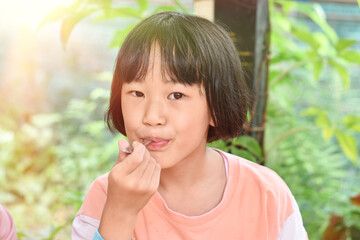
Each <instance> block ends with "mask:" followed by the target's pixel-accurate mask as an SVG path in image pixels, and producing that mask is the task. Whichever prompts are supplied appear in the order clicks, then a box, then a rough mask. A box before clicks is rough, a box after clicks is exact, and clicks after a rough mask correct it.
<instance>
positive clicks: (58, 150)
mask: <svg viewBox="0 0 360 240" xmlns="http://www.w3.org/2000/svg"><path fill="white" fill-rule="evenodd" d="M269 4H270V14H271V15H270V17H271V25H272V26H273V28H272V34H271V62H270V74H269V101H268V108H267V125H266V138H265V149H264V151H263V150H262V149H261V148H260V147H259V145H258V144H257V142H256V141H255V140H254V139H253V138H251V137H248V136H240V137H238V138H236V139H233V140H228V141H217V142H213V143H211V144H210V146H213V147H218V148H220V149H223V150H225V151H229V152H232V153H234V154H237V155H239V156H242V157H245V158H247V159H249V160H252V161H256V162H265V163H266V165H267V166H268V167H270V168H272V169H274V170H275V171H276V172H277V173H278V174H279V175H280V176H281V177H282V178H283V179H284V180H285V181H286V183H287V184H288V185H289V187H290V189H291V191H292V192H293V194H294V196H295V197H296V199H297V201H298V203H299V205H300V209H301V211H302V215H303V219H304V224H305V227H306V229H307V231H308V234H309V239H320V238H321V236H322V234H323V232H324V230H325V228H326V226H327V224H328V218H329V216H330V215H331V214H332V213H336V214H338V215H339V216H343V217H344V223H345V224H346V225H347V226H352V227H356V228H360V210H359V207H356V206H354V205H351V203H350V201H349V198H350V197H352V196H355V195H356V194H359V193H360V189H359V186H358V183H359V182H360V169H359V164H358V157H359V156H358V147H359V142H358V140H359V132H360V117H359V112H356V110H355V109H354V108H344V107H341V106H347V105H350V106H351V103H354V102H355V103H357V106H359V105H360V96H359V94H358V92H356V91H358V89H357V90H356V89H355V90H353V89H352V87H351V86H352V82H351V75H350V74H349V68H350V67H352V66H353V65H354V64H360V63H359V59H360V58H359V53H358V52H357V51H355V50H354V49H353V48H352V46H353V45H354V44H356V43H357V41H355V40H352V39H341V38H339V37H338V36H337V34H336V32H335V31H334V30H333V29H332V28H331V27H330V26H329V25H328V23H327V22H326V18H325V15H324V13H323V11H322V9H321V7H320V6H319V5H317V4H300V3H294V2H288V1H275V2H273V1H270V2H269ZM163 10H175V11H186V9H185V8H184V7H183V6H182V5H181V4H180V2H179V1H174V4H173V5H171V6H170V5H169V6H168V5H166V6H159V7H157V8H152V7H151V5H150V4H149V2H148V1H146V0H138V1H137V5H136V6H127V7H124V6H113V5H112V4H111V1H110V0H107V1H96V0H92V1H82V0H79V1H76V2H75V3H74V4H73V5H71V6H68V7H63V8H58V9H55V10H54V11H53V12H51V13H50V14H49V15H48V16H47V17H45V19H44V21H43V22H42V23H41V25H40V27H41V26H43V25H44V24H47V23H50V22H54V21H61V22H62V25H61V40H62V43H63V46H64V48H65V47H66V45H67V42H68V39H69V37H70V35H71V32H72V31H73V29H74V27H75V26H76V25H77V24H78V23H79V22H80V21H81V20H83V19H84V18H86V17H88V16H91V17H92V18H93V19H94V21H95V23H96V22H99V21H110V20H113V19H115V18H126V19H129V20H131V21H130V22H129V25H128V26H126V27H125V28H124V29H120V30H118V31H117V32H116V33H115V34H114V37H113V39H112V41H111V42H110V43H109V46H110V47H118V46H120V45H121V43H122V41H123V40H124V38H125V37H126V34H127V33H128V32H129V31H130V29H131V28H132V27H133V26H134V24H136V22H137V21H139V20H140V19H142V18H143V17H146V16H149V15H151V14H153V13H155V12H158V11H163ZM294 13H298V14H302V15H304V16H306V17H307V18H308V19H311V21H312V22H313V23H315V24H316V25H317V26H318V28H317V29H318V30H316V31H314V30H310V28H309V27H308V26H307V25H306V24H304V23H302V22H299V21H298V20H297V19H296V18H295V17H293V16H294ZM332 73H334V74H332ZM99 81H102V80H101V79H99ZM108 81H110V79H108ZM357 87H358V88H359V86H357ZM108 97H109V91H108V89H104V88H101V87H97V88H95V89H94V90H93V91H92V92H91V93H90V94H89V95H88V96H87V97H84V98H73V99H71V100H70V101H69V102H68V103H67V104H66V106H65V107H64V109H62V110H60V112H59V113H45V114H44V113H41V112H36V113H31V114H25V113H24V112H26V111H24V109H22V108H21V106H19V105H16V104H14V105H11V106H8V105H5V104H2V103H1V102H0V108H1V109H4V111H1V112H0V165H1V166H2V167H1V168H0V189H1V194H0V202H1V203H2V204H6V205H7V206H9V207H10V208H11V213H12V214H13V216H14V218H15V221H16V225H17V230H18V232H19V239H68V237H69V235H70V231H71V222H72V220H73V218H74V216H75V214H76V211H77V210H78V209H79V207H80V205H81V203H82V200H83V196H84V194H85V192H86V191H87V188H88V187H89V185H90V183H91V182H92V181H93V180H94V178H95V177H96V176H99V175H101V174H103V173H105V172H106V171H108V170H109V169H110V168H111V166H112V164H113V163H114V161H115V159H116V154H117V140H118V138H119V137H122V136H119V137H114V136H111V135H110V134H109V131H108V130H107V129H106V126H105V124H104V121H103V114H104V112H105V110H106V106H107V103H108ZM265 160H266V161H265ZM349 160H350V161H349ZM24 216H26V217H24ZM348 239H351V238H350V236H348Z"/></svg>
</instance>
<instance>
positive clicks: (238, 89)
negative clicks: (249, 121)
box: [105, 12, 249, 142]
mask: <svg viewBox="0 0 360 240" xmlns="http://www.w3.org/2000/svg"><path fill="white" fill-rule="evenodd" d="M154 44H158V46H159V48H160V51H161V58H162V61H161V62H162V63H161V64H162V72H163V74H165V73H166V74H168V75H169V77H170V78H171V80H172V81H174V82H177V83H183V84H187V85H192V84H203V85H204V88H205V92H206V100H207V103H208V106H209V109H210V114H211V116H212V119H213V120H214V125H215V127H212V126H210V127H209V132H208V137H207V141H208V142H211V141H215V140H218V139H227V138H233V137H236V136H238V135H239V134H240V133H241V131H242V127H243V124H244V122H245V121H246V113H247V109H248V102H249V97H248V90H247V86H246V83H245V80H244V77H243V74H242V70H241V64H240V60H239V57H238V55H237V52H236V49H235V46H234V44H233V42H232V40H231V38H230V37H229V35H228V34H227V32H226V31H225V30H224V29H223V28H222V27H220V26H219V25H217V24H214V23H212V22H210V21H208V20H206V19H204V18H201V17H197V16H192V15H186V14H182V13H176V12H161V13H158V14H155V15H152V16H150V17H148V18H146V19H144V20H143V21H141V22H140V23H139V24H138V25H136V26H135V27H134V28H133V29H132V31H131V32H130V33H129V35H128V36H127V38H126V39H125V41H124V43H123V45H122V47H121V48H120V51H119V53H118V56H117V60H116V65H115V71H114V76H113V81H112V86H111V95H110V105H109V108H108V111H107V113H106V115H105V120H106V123H107V125H108V127H109V129H110V130H111V131H112V132H114V129H116V130H118V131H119V132H121V133H122V134H124V135H126V132H125V128H124V120H123V116H122V109H121V87H122V83H124V82H131V81H137V80H141V79H143V77H144V76H145V74H146V73H147V70H148V65H149V56H150V55H151V49H152V47H153V46H154Z"/></svg>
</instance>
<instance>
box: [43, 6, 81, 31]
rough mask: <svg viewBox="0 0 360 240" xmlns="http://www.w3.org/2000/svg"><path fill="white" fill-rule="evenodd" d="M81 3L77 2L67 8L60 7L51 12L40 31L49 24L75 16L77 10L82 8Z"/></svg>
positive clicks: (45, 18)
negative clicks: (71, 15)
mask: <svg viewBox="0 0 360 240" xmlns="http://www.w3.org/2000/svg"><path fill="white" fill-rule="evenodd" d="M80 4H81V1H76V2H75V3H74V4H72V5H71V6H67V7H58V8H55V9H53V10H52V11H51V12H49V13H48V14H47V15H46V16H45V17H44V18H43V19H42V20H41V22H40V24H39V26H38V29H40V28H42V27H43V26H44V25H45V24H47V23H52V22H56V21H59V20H60V19H62V18H64V17H66V16H68V15H70V14H73V13H74V12H76V10H77V8H78V7H79V6H80Z"/></svg>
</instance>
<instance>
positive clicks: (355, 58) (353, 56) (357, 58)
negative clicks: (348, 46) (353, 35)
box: [339, 51, 360, 65]
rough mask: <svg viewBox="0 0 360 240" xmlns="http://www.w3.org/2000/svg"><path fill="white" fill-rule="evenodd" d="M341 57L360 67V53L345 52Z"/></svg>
mask: <svg viewBox="0 0 360 240" xmlns="http://www.w3.org/2000/svg"><path fill="white" fill-rule="evenodd" d="M339 56H340V57H341V58H342V59H344V60H346V61H348V62H353V63H357V64H359V65H360V53H359V52H357V51H343V52H341V53H340V54H339Z"/></svg>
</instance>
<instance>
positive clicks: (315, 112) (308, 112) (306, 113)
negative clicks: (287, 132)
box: [301, 107, 324, 117]
mask: <svg viewBox="0 0 360 240" xmlns="http://www.w3.org/2000/svg"><path fill="white" fill-rule="evenodd" d="M322 114H324V110H321V109H319V108H315V107H310V108H307V109H305V110H304V111H302V112H301V116H303V117H304V116H318V115H322Z"/></svg>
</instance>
